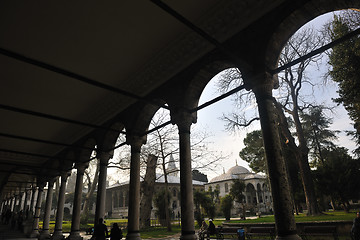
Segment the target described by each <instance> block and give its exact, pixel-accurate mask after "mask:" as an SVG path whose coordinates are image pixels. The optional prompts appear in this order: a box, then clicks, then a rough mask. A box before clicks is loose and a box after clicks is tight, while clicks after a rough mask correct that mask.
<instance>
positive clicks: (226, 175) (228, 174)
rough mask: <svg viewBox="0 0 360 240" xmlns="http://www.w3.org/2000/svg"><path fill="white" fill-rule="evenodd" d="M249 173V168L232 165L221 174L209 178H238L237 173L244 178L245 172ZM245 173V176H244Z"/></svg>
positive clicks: (216, 179)
mask: <svg viewBox="0 0 360 240" xmlns="http://www.w3.org/2000/svg"><path fill="white" fill-rule="evenodd" d="M249 173H251V172H250V171H249V170H247V169H246V168H244V167H241V166H238V165H236V166H234V167H232V168H230V169H229V170H228V171H227V172H226V173H224V174H221V175H220V176H217V177H214V178H213V179H211V180H210V182H220V181H225V180H231V179H238V178H239V175H243V176H242V177H241V178H244V177H245V176H246V174H249ZM244 175H245V176H244Z"/></svg>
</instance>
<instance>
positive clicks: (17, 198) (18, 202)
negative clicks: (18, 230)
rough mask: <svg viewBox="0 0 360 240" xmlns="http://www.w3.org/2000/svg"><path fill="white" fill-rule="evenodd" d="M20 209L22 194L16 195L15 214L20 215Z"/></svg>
mask: <svg viewBox="0 0 360 240" xmlns="http://www.w3.org/2000/svg"><path fill="white" fill-rule="evenodd" d="M19 208H20V193H17V194H16V193H15V200H14V213H18V212H19Z"/></svg>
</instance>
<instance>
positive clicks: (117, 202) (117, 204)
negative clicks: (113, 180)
mask: <svg viewBox="0 0 360 240" xmlns="http://www.w3.org/2000/svg"><path fill="white" fill-rule="evenodd" d="M113 194H114V196H113V198H114V203H113V204H114V206H113V207H114V208H118V207H120V204H119V200H120V199H119V196H118V193H117V191H114V192H113Z"/></svg>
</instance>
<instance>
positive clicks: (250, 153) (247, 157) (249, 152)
mask: <svg viewBox="0 0 360 240" xmlns="http://www.w3.org/2000/svg"><path fill="white" fill-rule="evenodd" d="M244 145H245V147H244V148H243V149H242V150H241V151H240V153H239V156H240V158H241V159H243V160H244V161H246V162H248V163H249V167H250V168H251V169H252V170H253V171H254V172H256V173H257V172H262V173H265V172H266V161H265V149H264V146H263V140H262V133H261V130H255V131H252V132H250V133H248V134H246V137H245V138H244Z"/></svg>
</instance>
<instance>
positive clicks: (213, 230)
mask: <svg viewBox="0 0 360 240" xmlns="http://www.w3.org/2000/svg"><path fill="white" fill-rule="evenodd" d="M208 233H209V235H214V234H215V233H216V228H215V225H214V223H213V221H212V219H210V220H209V227H208Z"/></svg>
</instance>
